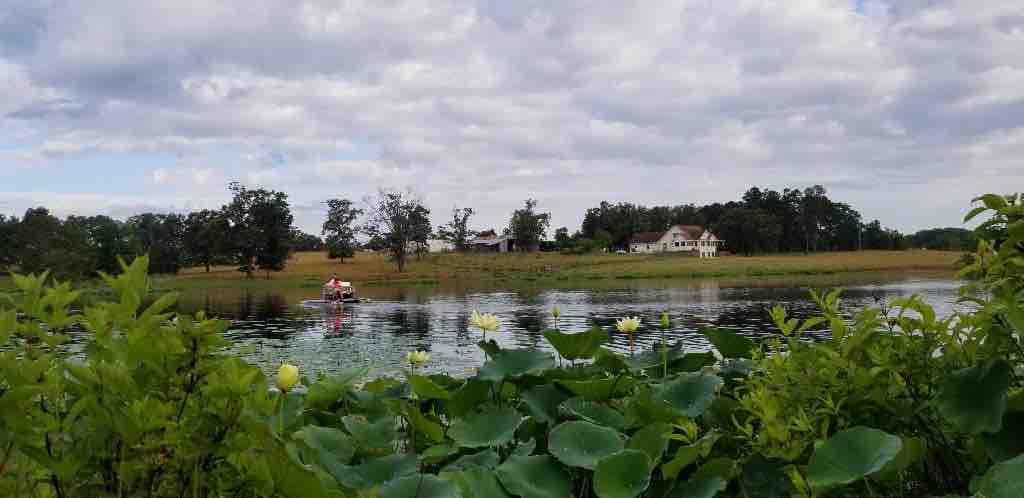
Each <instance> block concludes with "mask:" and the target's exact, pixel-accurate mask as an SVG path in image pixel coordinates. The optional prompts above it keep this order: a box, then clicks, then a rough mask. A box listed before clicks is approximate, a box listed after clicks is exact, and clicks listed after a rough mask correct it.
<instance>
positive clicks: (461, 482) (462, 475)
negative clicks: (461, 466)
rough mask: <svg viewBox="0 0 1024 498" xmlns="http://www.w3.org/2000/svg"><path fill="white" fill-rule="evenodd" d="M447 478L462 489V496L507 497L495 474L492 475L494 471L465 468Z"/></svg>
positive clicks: (468, 497) (479, 497) (463, 497)
mask: <svg viewBox="0 0 1024 498" xmlns="http://www.w3.org/2000/svg"><path fill="white" fill-rule="evenodd" d="M449 478H450V479H451V480H452V481H454V482H455V483H456V484H458V486H459V489H460V490H461V491H462V498H506V497H508V492H506V491H505V488H503V487H501V483H499V482H498V478H497V476H495V475H494V472H492V471H490V470H487V469H481V468H471V469H466V470H464V471H462V472H458V473H455V474H451V476H450V477H449Z"/></svg>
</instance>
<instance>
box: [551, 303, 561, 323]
mask: <svg viewBox="0 0 1024 498" xmlns="http://www.w3.org/2000/svg"><path fill="white" fill-rule="evenodd" d="M551 316H553V317H555V320H558V317H560V316H562V310H560V309H558V306H555V307H554V308H551Z"/></svg>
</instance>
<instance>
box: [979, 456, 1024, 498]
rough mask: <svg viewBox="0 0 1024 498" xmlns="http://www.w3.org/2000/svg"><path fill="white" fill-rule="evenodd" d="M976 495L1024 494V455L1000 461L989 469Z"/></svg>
mask: <svg viewBox="0 0 1024 498" xmlns="http://www.w3.org/2000/svg"><path fill="white" fill-rule="evenodd" d="M975 496H984V497H985V498H1020V497H1021V496H1024V455H1020V456H1017V457H1016V458H1012V459H1010V460H1007V461H1005V462H1000V463H997V464H995V465H993V466H992V468H990V469H988V472H986V473H985V475H984V477H982V478H981V481H980V482H979V485H978V493H977V494H976V495H975Z"/></svg>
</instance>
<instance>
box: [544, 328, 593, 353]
mask: <svg viewBox="0 0 1024 498" xmlns="http://www.w3.org/2000/svg"><path fill="white" fill-rule="evenodd" d="M544 337H545V338H546V339H547V340H548V342H549V343H551V346H552V347H553V348H555V351H558V354H559V355H561V356H562V358H565V359H567V360H569V361H576V360H584V359H590V358H593V357H594V355H595V354H597V351H598V350H599V349H601V345H602V344H604V343H606V342H608V332H606V331H605V330H604V329H602V328H600V327H594V328H592V329H590V330H588V331H586V332H580V333H577V334H565V333H562V332H559V331H557V330H554V329H549V330H545V331H544Z"/></svg>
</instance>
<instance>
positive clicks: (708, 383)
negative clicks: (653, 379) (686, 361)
mask: <svg viewBox="0 0 1024 498" xmlns="http://www.w3.org/2000/svg"><path fill="white" fill-rule="evenodd" d="M721 386H722V379H720V378H718V377H717V376H714V375H710V374H702V373H684V374H680V375H679V377H677V378H675V379H673V380H671V381H669V382H668V383H666V384H663V385H662V386H661V387H660V388H659V389H658V394H657V397H658V398H660V399H662V400H664V401H665V402H667V403H668V404H669V406H671V407H672V408H673V409H674V410H676V411H677V412H679V413H681V414H682V415H686V416H687V417H690V418H697V417H699V416H701V415H702V414H704V411H705V410H707V409H708V407H709V406H711V403H712V402H713V401H714V399H715V393H716V392H717V391H718V389H719V388H720V387H721Z"/></svg>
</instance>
